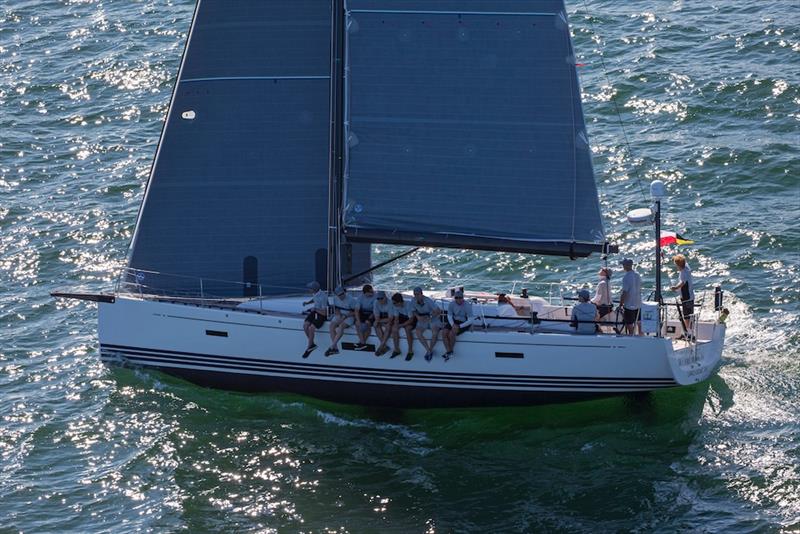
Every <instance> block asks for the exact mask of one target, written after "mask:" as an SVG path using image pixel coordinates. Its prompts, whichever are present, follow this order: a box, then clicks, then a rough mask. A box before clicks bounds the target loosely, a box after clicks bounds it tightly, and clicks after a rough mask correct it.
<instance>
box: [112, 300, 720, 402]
mask: <svg viewBox="0 0 800 534" xmlns="http://www.w3.org/2000/svg"><path fill="white" fill-rule="evenodd" d="M99 322H100V325H99V334H100V345H101V357H102V359H103V360H104V361H106V362H109V363H114V364H119V365H133V366H141V367H146V368H156V369H160V370H162V371H165V372H167V373H170V374H174V375H178V376H182V377H184V378H187V379H189V380H191V381H193V382H196V383H199V384H202V385H208V386H213V387H221V388H225V389H236V390H248V391H286V392H294V393H300V394H307V395H311V396H314V397H318V398H322V399H327V400H333V401H338V402H345V403H355V404H362V405H384V406H400V407H430V408H433V407H444V406H488V405H524V404H541V403H549V402H564V401H569V400H579V399H585V398H590V397H599V396H608V395H615V394H622V393H632V392H644V391H651V390H655V389H660V388H669V387H674V386H678V385H685V384H692V383H697V382H700V381H703V380H705V379H707V378H708V377H709V376H710V375H711V373H712V372H713V371H714V369H715V368H716V366H717V364H718V362H719V360H720V356H721V352H722V343H723V339H724V335H725V328H724V326H722V325H712V324H708V325H704V326H705V327H706V330H709V332H707V334H709V335H708V339H707V340H706V341H701V342H699V343H697V344H682V345H679V344H678V342H673V340H671V339H669V338H656V337H638V336H617V335H613V334H603V335H575V334H569V333H530V332H514V331H493V330H491V329H490V330H483V329H476V330H474V331H472V332H467V333H464V334H463V335H461V336H459V338H458V344H457V346H456V355H455V357H454V358H453V359H451V360H450V361H447V362H446V361H444V359H443V358H441V354H442V352H443V349H442V348H441V342H440V343H439V345H438V346H437V349H438V352H437V356H436V357H435V358H434V359H433V360H432V361H431V362H427V361H425V359H424V358H423V357H422V354H424V352H425V351H424V350H423V348H422V346H421V345H420V344H419V342H418V341H416V340H415V347H414V353H415V354H416V356H415V357H414V358H413V360H411V361H405V359H404V357H403V356H399V357H397V358H394V359H390V358H389V355H388V354H386V355H384V356H382V357H376V356H375V355H374V354H373V353H372V352H361V351H355V350H342V351H341V353H340V354H339V355H336V356H333V357H330V358H326V357H324V355H323V354H324V351H325V349H326V348H327V347H328V346H329V344H330V337H329V334H328V330H327V328H328V324H327V323H326V324H325V325H324V326H323V327H322V329H321V330H320V331H319V332H318V333H317V345H318V346H319V348H318V349H316V350H315V351H314V352H313V353H312V354H311V356H310V357H309V358H308V359H302V358H301V354H302V352H303V350H304V349H305V346H306V339H305V335H304V334H303V330H302V326H303V317H302V316H301V315H299V314H290V313H279V312H275V313H271V312H259V311H252V310H251V311H245V310H241V309H227V308H213V307H207V306H198V305H192V304H181V303H175V302H164V301H156V300H147V299H138V298H132V297H128V296H118V297H117V298H116V300H115V302H113V303H109V302H101V303H100V304H99ZM701 331H702V329H701ZM356 341H357V339H356V337H355V334H354V333H352V332H351V331H348V332H347V333H346V334H345V337H344V338H343V339H342V346H343V347H345V346H347V345H348V344H352V343H355V342H356ZM376 341H377V340H376V339H375V338H374V335H373V337H372V338H371V339H370V342H371V343H375V342H376ZM681 346H683V347H684V348H680V347H681ZM401 349H402V350H403V353H404V354H405V352H406V349H407V348H406V344H405V340H404V336H402V335H401Z"/></svg>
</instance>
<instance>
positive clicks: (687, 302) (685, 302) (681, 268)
mask: <svg viewBox="0 0 800 534" xmlns="http://www.w3.org/2000/svg"><path fill="white" fill-rule="evenodd" d="M672 262H673V263H674V264H675V267H677V268H678V283H677V284H675V285H674V286H671V287H670V289H671V290H672V291H680V293H681V311H682V313H683V319H684V321H685V323H686V328H688V329H689V332H691V331H692V320H693V319H694V280H693V279H692V270H691V269H690V268H689V265H688V264H687V263H686V256H684V255H683V254H676V255H675V257H673V258H672Z"/></svg>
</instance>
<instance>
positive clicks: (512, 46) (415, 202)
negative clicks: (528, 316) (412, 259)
mask: <svg viewBox="0 0 800 534" xmlns="http://www.w3.org/2000/svg"><path fill="white" fill-rule="evenodd" d="M346 24H347V34H346V41H347V46H346V72H347V76H346V95H347V100H346V114H345V115H346V121H347V122H346V126H347V130H346V140H347V146H348V151H347V156H346V168H345V180H344V181H345V193H344V215H343V220H344V233H345V235H346V236H347V238H348V239H349V240H350V241H365V242H383V243H397V244H412V245H427V246H446V247H458V248H475V249H490V250H511V251H519V252H532V253H544V254H563V255H571V256H585V255H588V254H589V253H591V252H593V251H600V250H601V249H602V246H603V244H604V242H605V234H604V230H603V223H602V219H601V215H600V208H599V202H598V197H597V189H596V185H595V181H594V173H593V170H592V161H591V151H590V147H589V142H588V138H587V134H586V131H585V124H584V118H583V111H582V108H581V98H580V87H579V83H578V78H577V73H576V67H575V57H574V53H573V49H572V44H571V40H570V35H569V27H568V24H567V17H566V11H565V9H564V4H563V1H562V0H494V1H489V0H458V1H456V0H424V1H423V0H350V1H349V2H348V3H347V17H346Z"/></svg>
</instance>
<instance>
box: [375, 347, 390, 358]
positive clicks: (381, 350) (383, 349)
mask: <svg viewBox="0 0 800 534" xmlns="http://www.w3.org/2000/svg"><path fill="white" fill-rule="evenodd" d="M387 352H389V349H387V348H386V347H380V348H378V350H376V351H375V356H383V355H384V354H386V353H387Z"/></svg>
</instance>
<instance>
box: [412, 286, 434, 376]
mask: <svg viewBox="0 0 800 534" xmlns="http://www.w3.org/2000/svg"><path fill="white" fill-rule="evenodd" d="M409 307H410V310H411V313H412V315H413V316H414V318H415V319H416V321H417V339H419V342H420V343H422V346H423V347H425V359H426V360H427V361H431V360H432V359H433V347H434V346H435V345H436V341H437V340H438V339H439V328H440V327H439V318H438V316H439V313H440V312H441V310H439V307H438V306H436V303H435V302H433V300H431V299H430V298H428V297H426V296H425V295H423V294H422V288H421V287H415V288H414V298H413V299H412V300H411V303H410V306H409ZM425 330H430V331H431V339H430V340H428V339H426V338H425Z"/></svg>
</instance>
